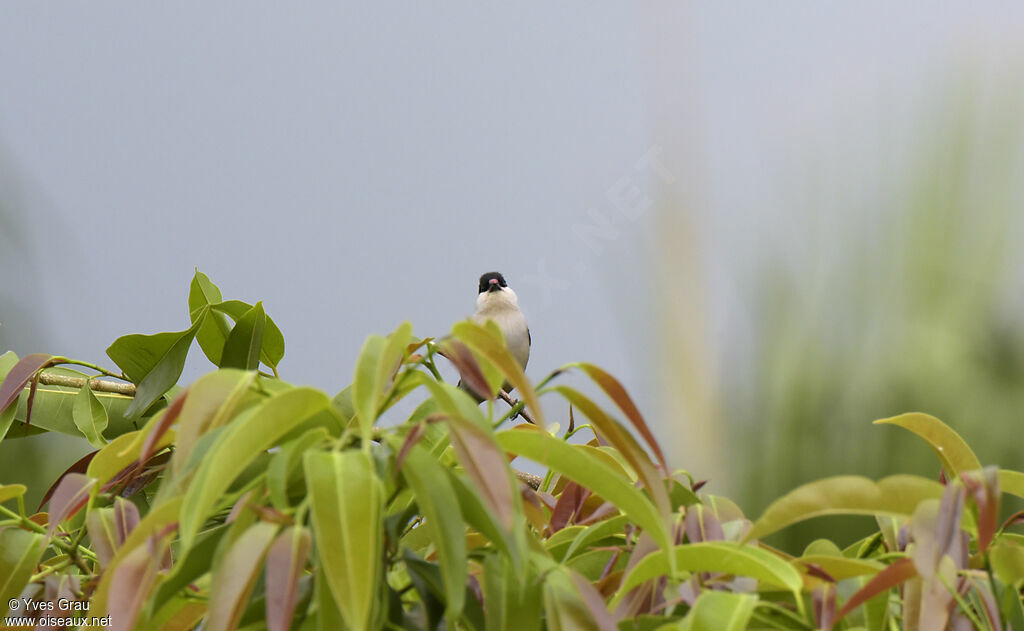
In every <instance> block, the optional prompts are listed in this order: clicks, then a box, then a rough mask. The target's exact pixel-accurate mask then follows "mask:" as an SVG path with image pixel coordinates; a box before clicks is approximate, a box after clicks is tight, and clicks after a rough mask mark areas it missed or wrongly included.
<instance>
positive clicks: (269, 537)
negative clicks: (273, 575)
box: [203, 522, 277, 631]
mask: <svg viewBox="0 0 1024 631" xmlns="http://www.w3.org/2000/svg"><path fill="white" fill-rule="evenodd" d="M276 534H277V524H271V523H267V522H258V523H257V524H256V525H254V526H252V527H251V528H249V529H247V530H246V531H245V532H244V533H242V534H241V536H239V537H238V539H236V540H235V541H234V542H233V543H232V544H231V547H230V548H228V550H227V553H226V554H225V555H224V557H223V558H222V559H221V561H220V564H219V565H218V566H217V567H216V568H214V571H213V589H212V590H211V592H210V612H209V614H208V615H207V617H206V624H205V625H203V628H204V629H209V630H210V631H230V630H232V629H235V628H237V626H238V621H239V619H240V618H241V617H242V613H243V612H244V611H245V606H246V603H248V602H249V596H250V595H251V594H252V590H253V587H254V586H255V584H256V579H257V578H258V577H259V571H260V568H261V567H262V566H263V559H264V557H266V555H267V551H268V549H269V548H270V544H271V543H272V542H273V540H274V535H276Z"/></svg>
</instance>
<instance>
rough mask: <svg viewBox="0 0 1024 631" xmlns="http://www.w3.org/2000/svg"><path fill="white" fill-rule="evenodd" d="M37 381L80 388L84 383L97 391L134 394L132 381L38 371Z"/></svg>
mask: <svg viewBox="0 0 1024 631" xmlns="http://www.w3.org/2000/svg"><path fill="white" fill-rule="evenodd" d="M39 383H41V384H43V385H46V386H64V387H66V388H82V387H84V386H85V384H86V383H88V384H89V387H90V388H92V389H93V390H96V391H97V392H113V393H116V394H123V395H125V396H129V397H134V396H135V384H134V383H118V382H116V381H107V380H105V379H86V378H85V377H68V376H67V375H55V374H53V373H51V372H46V371H43V372H40V373H39Z"/></svg>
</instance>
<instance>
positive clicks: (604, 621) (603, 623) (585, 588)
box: [569, 570, 619, 631]
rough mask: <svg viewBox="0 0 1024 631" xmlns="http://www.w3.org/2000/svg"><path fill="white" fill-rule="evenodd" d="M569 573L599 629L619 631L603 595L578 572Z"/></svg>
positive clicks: (601, 630)
mask: <svg viewBox="0 0 1024 631" xmlns="http://www.w3.org/2000/svg"><path fill="white" fill-rule="evenodd" d="M569 573H570V575H571V576H572V582H573V584H574V585H575V586H576V590H577V591H578V592H579V593H580V596H582V597H583V604H585V605H586V606H587V610H588V611H589V612H590V615H591V616H593V617H594V622H596V623H597V628H598V629H599V630H600V631H617V630H618V628H619V627H618V626H617V625H616V623H615V618H614V617H613V616H612V614H611V613H609V612H608V607H606V606H605V604H604V603H605V601H604V597H603V596H601V593H600V592H599V591H597V589H596V588H595V587H594V586H593V585H591V584H590V581H588V580H587V579H586V578H584V577H583V575H582V574H580V573H579V572H577V571H576V570H570V571H569Z"/></svg>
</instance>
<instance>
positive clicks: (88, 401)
mask: <svg viewBox="0 0 1024 631" xmlns="http://www.w3.org/2000/svg"><path fill="white" fill-rule="evenodd" d="M71 414H72V417H73V418H74V420H75V425H76V426H77V427H78V429H80V430H82V434H83V435H84V436H85V438H86V440H88V441H89V444H90V445H92V446H93V447H96V448H97V449H101V448H102V447H103V446H104V445H106V444H107V441H106V440H105V439H104V438H103V430H105V429H107V409H106V408H105V407H103V404H102V403H100V401H99V399H97V398H96V395H94V394H93V392H92V388H90V387H89V385H88V384H86V385H85V386H83V387H82V389H81V390H79V392H78V395H77V396H75V405H74V407H73V408H72V412H71Z"/></svg>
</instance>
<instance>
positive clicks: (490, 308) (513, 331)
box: [473, 289, 530, 368]
mask: <svg viewBox="0 0 1024 631" xmlns="http://www.w3.org/2000/svg"><path fill="white" fill-rule="evenodd" d="M508 294H511V295H508ZM473 320H474V321H475V322H478V323H480V324H483V323H485V322H487V321H488V320H493V321H494V323H495V324H497V325H498V328H499V329H501V332H502V334H504V336H505V343H506V344H507V345H508V350H509V352H510V353H512V357H514V358H515V359H516V361H518V362H519V365H521V366H522V367H523V368H526V363H527V362H528V361H529V360H530V332H529V329H528V328H527V325H526V317H525V316H524V315H523V312H522V311H520V310H519V305H518V301H517V300H516V297H515V294H514V293H512V291H511V290H509V289H505V290H504V291H499V292H493V293H488V294H480V298H479V299H478V300H477V310H476V313H475V314H473Z"/></svg>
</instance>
